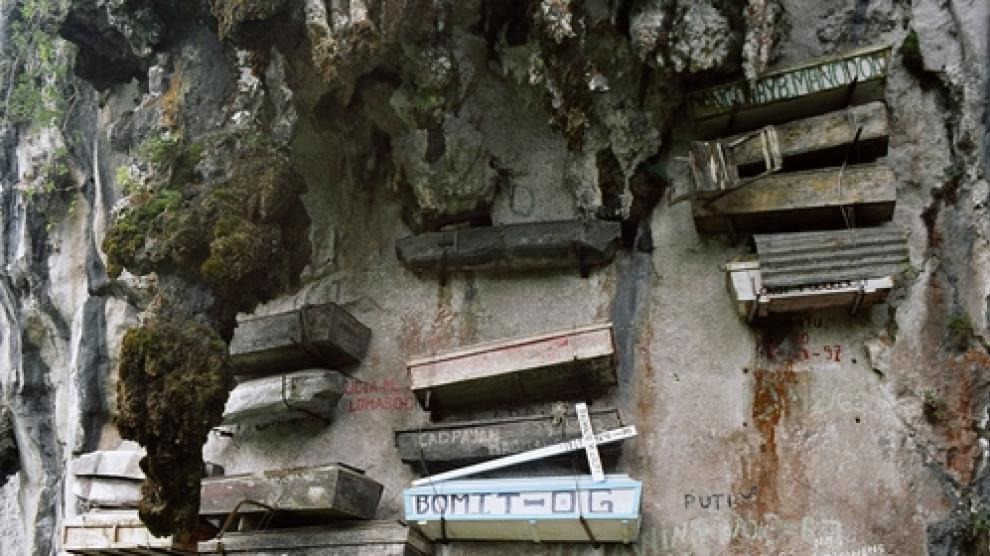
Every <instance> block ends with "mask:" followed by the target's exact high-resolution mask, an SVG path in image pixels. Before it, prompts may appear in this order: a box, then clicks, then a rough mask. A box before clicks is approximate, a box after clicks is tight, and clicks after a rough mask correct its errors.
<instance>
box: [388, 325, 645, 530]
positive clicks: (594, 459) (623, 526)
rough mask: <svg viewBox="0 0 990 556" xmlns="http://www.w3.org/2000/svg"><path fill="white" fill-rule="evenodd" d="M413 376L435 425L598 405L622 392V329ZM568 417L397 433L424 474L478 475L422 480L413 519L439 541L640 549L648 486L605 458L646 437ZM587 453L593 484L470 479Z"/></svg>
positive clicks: (491, 349) (591, 416) (452, 358)
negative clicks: (475, 414)
mask: <svg viewBox="0 0 990 556" xmlns="http://www.w3.org/2000/svg"><path fill="white" fill-rule="evenodd" d="M408 370H409V375H410V381H411V384H412V389H413V393H414V394H415V396H416V399H417V400H418V401H419V403H420V404H421V405H422V407H423V408H424V409H427V410H429V411H430V412H431V415H432V416H433V417H434V418H437V417H438V416H440V415H443V414H447V413H449V412H456V411H476V410H479V409H483V408H488V407H506V406H513V405H515V406H519V405H524V404H532V403H539V402H545V401H550V400H562V399H563V400H566V399H574V398H583V399H588V398H590V397H591V396H593V395H595V394H599V393H602V392H603V391H604V390H606V389H608V388H610V387H612V386H614V385H615V384H616V376H615V348H614V339H613V334H612V326H611V324H610V323H600V324H592V325H588V326H583V327H578V328H573V329H568V330H560V331H555V332H550V333H546V334H540V335H536V336H530V337H526V338H518V339H512V340H505V341H499V342H492V343H486V344H480V345H475V346H471V347H467V348H463V349H459V350H455V351H450V352H447V353H442V354H437V355H433V356H429V357H420V358H416V359H413V360H412V361H410V362H409V364H408ZM566 407H567V406H566V405H562V404H558V405H557V410H556V411H553V412H552V414H550V415H531V416H523V417H515V418H490V419H483V420H472V421H454V422H442V423H436V424H433V425H430V426H427V427H420V428H417V429H404V430H397V431H396V432H395V443H396V448H397V449H398V451H399V454H400V457H401V458H402V460H403V461H404V462H406V463H408V464H410V465H412V466H414V467H416V468H418V469H419V471H420V472H421V473H424V474H428V473H430V472H431V471H436V470H441V469H450V468H451V467H456V466H458V465H467V466H466V467H461V468H455V469H452V470H447V471H444V472H442V473H439V474H437V475H432V476H428V477H425V478H422V479H418V480H416V481H414V482H413V486H412V487H411V488H409V489H406V491H405V492H404V507H405V515H406V520H407V521H408V522H409V523H410V524H411V525H413V526H415V527H416V528H417V529H418V530H419V531H420V532H421V533H422V534H423V535H425V536H426V537H427V538H429V539H434V540H435V539H442V540H448V541H449V540H531V541H535V542H542V541H584V542H595V543H597V542H631V541H633V540H635V539H636V538H637V536H638V533H639V497H640V493H641V484H640V483H639V482H637V481H634V480H632V479H630V478H629V477H627V476H625V475H605V473H604V471H603V467H604V466H603V464H602V462H601V459H600V456H599V452H598V446H599V445H606V444H608V445H611V446H617V443H618V441H620V440H623V439H626V438H630V437H632V436H634V435H635V434H636V430H635V427H630V426H626V427H623V426H622V422H621V420H620V418H619V415H618V412H617V411H615V410H614V409H603V410H597V411H594V412H592V411H589V410H588V409H587V406H586V405H585V404H584V403H579V404H577V406H576V410H575V411H567V410H566ZM561 408H563V409H564V411H560V409H561ZM581 450H584V451H585V452H586V453H587V461H588V467H589V469H590V470H591V475H579V474H572V475H569V476H551V477H539V478H536V477H532V478H493V479H464V477H468V476H471V475H475V474H478V473H491V472H494V471H498V470H501V469H504V468H507V467H510V466H519V465H521V464H526V463H530V462H534V461H537V460H540V459H544V458H553V457H557V456H563V455H567V454H573V453H574V452H579V451H581ZM493 458H494V459H493ZM572 471H573V472H574V473H577V471H576V470H573V469H572Z"/></svg>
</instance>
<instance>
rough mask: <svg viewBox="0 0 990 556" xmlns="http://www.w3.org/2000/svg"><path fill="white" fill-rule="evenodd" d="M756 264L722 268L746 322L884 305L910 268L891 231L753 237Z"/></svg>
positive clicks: (898, 237)
mask: <svg viewBox="0 0 990 556" xmlns="http://www.w3.org/2000/svg"><path fill="white" fill-rule="evenodd" d="M754 240H755V242H756V248H757V256H758V260H756V261H739V262H732V263H729V264H727V265H726V270H727V272H728V280H729V290H730V292H731V293H732V295H733V297H734V298H735V300H736V304H737V308H738V311H739V314H740V315H741V316H744V317H746V318H748V319H752V318H754V317H757V316H767V315H769V314H771V313H783V312H791V311H806V310H813V309H822V308H827V307H848V308H849V309H850V311H851V312H855V311H857V310H858V309H860V308H863V307H868V306H870V305H873V304H876V303H882V302H883V301H884V300H885V299H886V297H887V294H888V293H889V291H890V289H891V288H892V287H893V286H894V276H896V275H898V274H900V273H901V272H902V271H903V270H904V268H905V267H906V266H907V264H908V252H907V244H906V242H905V239H904V236H903V234H902V233H901V232H900V231H899V230H897V229H896V228H895V227H894V226H892V225H888V226H882V227H877V228H857V229H853V230H836V231H824V232H805V233H794V234H767V235H756V236H754Z"/></svg>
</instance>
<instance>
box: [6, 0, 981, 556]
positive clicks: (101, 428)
mask: <svg viewBox="0 0 990 556" xmlns="http://www.w3.org/2000/svg"><path fill="white" fill-rule="evenodd" d="M39 5H40V6H44V8H42V7H39ZM26 30H27V31H30V33H28V32H27V31H26ZM35 31H37V34H36V33H35ZM45 37H49V38H45ZM55 37H61V39H56V38H55ZM988 40H990V7H988V5H987V4H986V2H981V1H976V0H972V1H970V0H949V1H946V2H935V1H929V0H914V1H913V2H906V1H887V2H867V1H862V0H835V1H828V2H818V1H810V0H749V1H748V2H747V1H743V0H730V1H722V2H715V1H709V0H699V1H692V2H676V1H673V0H633V1H622V2H618V1H607V0H585V1H577V0H504V1H503V0H466V1H457V2H451V1H441V0H388V1H384V0H348V1H337V0H334V1H330V0H299V1H284V0H283V1H271V0H211V1H210V2H208V3H207V2H202V3H200V2H185V1H183V0H159V1H152V0H100V1H93V0H67V1H65V2H50V3H45V2H40V4H39V2H37V1H31V0H21V1H19V2H11V3H6V4H3V5H0V47H2V48H3V56H0V85H2V87H0V92H2V93H4V95H5V96H4V97H0V101H2V102H3V104H2V105H0V110H2V118H3V119H2V120H0V217H2V227H0V230H2V232H0V233H2V241H0V258H2V267H0V307H2V311H0V385H2V398H0V481H2V482H3V485H2V487H0V554H8V553H9V554H12V555H13V554H31V555H36V554H37V555H47V554H55V553H57V552H58V550H59V541H58V538H59V534H58V532H59V527H60V525H61V523H62V522H63V520H64V519H65V518H66V516H71V515H75V514H77V513H79V512H81V511H83V510H84V508H82V507H80V505H79V504H78V502H77V500H76V499H75V498H74V497H73V495H72V494H71V481H72V477H71V476H70V475H69V474H68V472H67V466H68V462H69V461H70V460H71V458H72V457H73V456H74V455H77V454H80V453H83V452H87V451H92V450H94V449H111V448H114V447H116V446H117V445H118V444H119V443H120V441H121V437H120V434H119V433H118V429H117V427H115V426H114V424H113V422H114V418H115V417H116V418H118V419H119V418H120V414H119V413H120V411H121V410H122V408H121V407H120V406H119V405H118V398H117V391H118V384H119V382H120V376H119V375H118V370H117V369H118V365H119V363H120V354H121V345H122V342H123V339H124V336H125V332H126V331H127V330H128V329H130V328H133V327H137V326H139V325H142V324H145V325H147V324H148V323H149V322H152V321H155V320H156V319H158V320H162V319H164V320H167V321H169V322H194V323H196V326H203V327H206V328H208V329H210V330H214V331H215V332H216V334H217V335H218V337H221V338H224V339H229V337H230V333H231V331H232V330H233V327H234V324H235V315H236V314H237V313H238V312H245V311H255V313H256V314H261V313H267V312H274V311H279V310H283V309H287V308H291V307H294V306H299V305H302V304H304V303H319V302H326V301H334V302H337V303H340V304H341V305H343V306H345V307H346V308H347V309H348V310H349V311H350V312H352V313H353V314H354V315H355V316H357V317H358V318H359V319H360V320H361V321H362V322H364V323H365V324H367V325H368V326H369V327H370V328H371V329H372V330H373V335H372V340H371V346H370V348H369V356H368V357H367V359H366V360H365V361H364V363H363V364H362V365H361V366H360V368H358V369H356V370H355V371H353V372H352V373H351V378H352V379H353V380H355V381H360V382H366V383H370V384H383V383H384V381H386V380H388V381H391V382H389V384H397V385H398V388H396V389H389V391H388V392H377V393H376V392H369V391H368V390H369V389H368V388H355V389H353V392H354V393H349V394H347V395H345V397H344V399H343V400H341V403H340V404H339V405H338V407H337V414H336V415H335V416H334V419H333V422H332V424H331V425H329V426H327V425H325V424H324V423H321V422H318V421H312V422H309V421H307V422H305V423H303V424H302V425H299V424H293V425H284V424H275V425H272V426H270V427H268V428H265V429H262V430H254V429H251V430H242V431H238V432H237V433H236V434H235V435H234V436H233V437H227V436H220V435H215V434H209V435H208V436H207V437H206V438H207V441H206V444H205V447H204V455H205V456H206V457H208V458H209V459H210V460H211V461H215V462H217V463H220V464H222V465H224V466H225V467H226V468H227V470H228V472H238V471H252V470H257V469H270V468H284V467H295V466H302V465H316V464H323V463H327V462H333V461H342V462H344V463H347V464H349V465H353V466H356V467H360V468H363V469H366V471H367V473H368V475H369V476H371V477H373V478H375V479H377V480H379V481H381V482H382V483H383V484H384V485H385V494H384V495H383V498H382V503H381V505H380V507H379V510H378V516H377V517H380V518H383V519H394V518H397V517H399V515H400V513H401V499H400V493H401V489H402V488H403V487H404V486H405V485H406V484H408V482H409V480H411V479H412V478H413V476H414V475H413V472H412V470H411V469H409V468H408V467H406V466H404V465H403V464H402V463H401V462H400V461H399V459H398V455H397V454H396V453H395V450H394V448H393V446H392V439H391V430H392V429H393V428H408V427H414V426H417V425H419V424H425V423H427V422H428V416H427V415H426V414H425V413H422V412H420V411H418V410H415V409H411V408H412V407H414V404H412V403H409V404H406V403H374V402H375V400H372V399H371V398H381V397H397V398H406V397H408V395H407V394H406V393H404V388H405V386H406V385H407V384H408V378H407V377H406V374H405V369H404V361H405V360H407V359H408V358H410V357H412V356H415V355H421V354H426V353H432V352H436V351H441V350H444V349H448V348H453V347H457V346H461V345H466V344H470V343H472V342H476V341H483V340H491V339H498V338H503V337H509V336H518V335H520V334H526V333H538V332H541V331H545V330H550V329H554V328H561V327H569V326H573V325H578V324H584V323H587V322H591V321H594V320H597V319H610V320H612V321H613V322H614V323H615V329H616V334H617V344H618V345H617V347H618V350H619V364H620V368H619V379H620V385H619V387H618V388H617V389H616V391H615V392H614V393H613V394H612V395H610V396H609V397H608V398H606V399H604V400H602V401H603V403H604V404H614V405H615V406H617V407H619V408H620V410H621V411H622V413H623V415H624V418H625V419H626V420H627V421H629V422H632V423H635V424H636V425H638V427H639V429H640V431H641V434H640V437H639V438H637V439H636V440H635V441H633V442H629V443H627V444H626V447H625V449H624V451H623V456H622V459H621V461H620V462H619V465H620V467H621V468H622V469H623V470H624V471H628V472H629V474H630V475H632V476H634V477H635V478H638V479H640V480H642V481H643V482H644V485H645V493H646V494H645V497H644V501H643V515H644V524H643V532H642V536H641V539H640V545H639V547H638V550H640V552H641V553H647V554H649V553H657V554H660V553H665V552H666V551H674V552H676V553H698V554H726V553H739V554H744V553H745V554H750V553H751V554H776V553H795V554H819V553H826V552H835V553H839V552H842V551H853V550H858V549H863V548H867V547H875V546H878V545H882V546H883V547H884V550H885V551H886V552H888V553H894V552H896V553H902V554H916V553H923V552H925V551H926V550H927V551H928V552H929V553H931V554H945V555H949V554H970V553H977V551H978V550H984V551H986V550H987V548H986V547H987V534H988V525H987V524H988V523H990V517H988V516H990V479H988V477H990V474H988V472H987V465H986V464H987V448H986V446H987V442H988V440H987V426H988V425H987V423H988V420H990V414H988V407H990V397H988V384H990V354H988V346H990V344H988V341H990V336H988V325H990V245H988V239H990V218H988V217H990V214H988V207H987V203H988V201H990V199H988V196H990V188H988V184H987V181H986V170H987V160H988V156H990V137H988V134H987V127H986V124H987V122H986V118H987V104H988V98H990V85H988V79H987V77H988V70H990V55H988V50H987V48H988ZM882 43H890V44H893V45H894V46H895V48H894V55H893V58H892V60H893V63H892V64H891V70H890V77H889V80H888V86H887V93H886V103H887V106H888V110H889V114H890V118H891V134H890V148H889V153H888V156H887V162H888V164H889V165H890V166H891V167H892V168H893V169H894V171H895V173H896V176H897V181H898V186H897V188H898V192H897V197H898V198H897V208H896V212H895V216H894V220H895V222H896V223H897V224H898V225H899V226H900V227H901V228H902V229H904V230H905V231H906V232H908V234H909V246H910V257H911V270H910V271H909V272H908V273H907V274H906V275H905V277H904V279H903V280H902V281H901V283H899V284H898V286H897V288H896V290H895V292H894V294H893V295H892V296H891V299H890V300H889V301H888V303H886V304H883V305H880V306H877V307H874V308H872V309H871V310H870V311H868V312H866V313H865V314H858V315H856V316H849V315H847V314H846V313H845V312H843V311H825V312H821V313H812V314H809V315H805V317H806V318H795V319H787V320H784V321H779V322H773V323H771V324H756V325H752V326H751V325H749V324H747V323H745V322H744V321H741V320H740V319H739V318H738V317H737V316H736V313H735V310H734V307H733V306H732V303H731V301H730V299H729V296H728V294H727V293H726V291H725V286H724V273H723V271H722V269H721V268H720V265H721V264H723V263H724V262H725V261H727V260H729V259H730V258H731V257H733V256H735V255H738V254H741V253H743V252H745V251H746V249H747V248H746V246H745V245H736V244H733V243H732V242H731V241H730V240H729V239H728V238H722V237H708V236H699V235H698V234H697V232H696V231H695V228H694V225H693V221H692V217H691V212H690V208H689V207H688V206H687V204H686V203H681V204H673V205H671V204H669V203H668V201H667V198H666V196H665V192H666V189H667V182H666V180H667V179H668V178H667V171H666V169H667V168H670V167H671V166H672V165H673V164H674V158H675V157H677V156H682V155H683V154H684V152H685V147H686V142H687V141H690V140H691V139H693V135H692V133H693V132H692V122H691V121H690V117H689V114H688V113H687V110H686V108H685V106H686V105H685V104H684V95H685V93H686V92H687V91H689V90H692V89H695V88H699V87H702V86H705V85H708V84H714V83H718V82H721V81H726V80H729V79H736V78H739V77H742V76H747V77H754V76H757V75H759V74H760V73H761V72H764V71H766V70H767V69H768V68H772V67H775V66H779V65H785V64H797V63H801V62H803V61H804V60H806V59H808V58H813V57H817V56H822V55H828V54H833V53H838V52H842V51H844V50H848V49H851V48H854V47H857V46H864V45H872V44H882ZM479 211H480V212H484V213H488V214H490V215H491V219H492V220H493V221H494V222H495V223H496V224H498V223H502V224H505V223H513V222H527V221H542V220H553V219H562V218H575V217H579V216H587V217H597V218H605V219H616V220H622V221H623V223H624V226H623V227H624V231H625V235H626V238H625V240H626V241H625V244H626V245H625V249H624V250H623V251H622V252H621V253H620V255H619V257H618V259H617V260H616V262H615V263H613V264H612V265H611V266H608V267H605V268H603V269H600V270H596V271H594V272H592V273H591V275H590V276H589V277H588V278H581V277H580V276H579V274H578V272H577V270H576V269H575V271H574V272H567V271H565V272H553V273H538V274H530V275H510V276H492V275H487V274H483V273H461V274H453V275H452V276H451V277H450V279H449V281H448V283H447V284H446V285H445V286H441V285H440V284H439V283H438V281H437V280H436V279H435V278H434V277H430V276H418V275H415V274H413V273H412V272H410V271H408V270H407V269H406V268H404V267H403V266H402V265H401V264H400V263H399V261H398V260H397V259H396V257H395V255H394V244H395V240H396V239H398V238H401V237H403V236H406V235H408V234H410V233H411V232H421V231H424V230H429V229H435V228H436V227H437V226H439V225H440V224H442V223H443V222H445V221H448V220H451V219H458V218H464V217H467V216H470V215H471V214H474V213H477V212H479ZM826 348H827V349H826ZM801 350H810V351H817V352H819V353H821V354H823V357H824V354H826V353H828V354H829V356H828V360H827V361H825V360H824V359H823V360H822V362H820V363H819V362H810V363H809V362H802V361H801V358H800V357H798V356H797V355H796V354H799V353H801V352H802V351H801ZM125 367H126V366H125ZM371 390H373V389H371ZM207 401H209V400H207ZM386 401H388V400H386ZM403 401H406V400H405V399H403ZM214 402H215V400H214ZM214 402H210V403H214ZM204 403H205V402H204ZM214 405H215V403H214ZM204 407H207V408H209V407H210V404H209V403H205V405H204ZM197 449H198V448H197ZM186 455H189V457H194V456H198V455H199V454H196V453H193V454H191V455H190V454H186ZM518 472H519V473H525V472H526V471H525V470H520V471H518ZM754 492H755V496H747V497H745V498H742V497H739V496H736V495H737V494H739V493H742V494H750V493H754ZM727 494H732V495H733V497H734V499H735V500H736V502H737V503H736V504H734V505H733V507H731V508H729V507H726V506H725V505H719V504H717V503H712V500H716V501H717V500H726V498H725V496H724V495H727ZM741 499H745V500H746V502H739V501H740V500H741ZM702 501H705V504H704V505H703V504H701V502H702ZM837 530H838V531H839V532H838V533H837V534H836V531H837ZM836 539H837V540H836ZM585 552H588V553H591V548H590V546H589V547H587V548H585V547H582V546H553V545H532V544H508V545H506V544H477V545H471V546H470V547H465V546H463V545H458V544H457V543H454V544H451V545H449V546H446V547H444V548H443V549H442V553H444V554H508V553H520V554H524V553H525V554H565V553H566V554H571V553H574V554H583V553H585ZM628 552H632V549H631V548H622V547H611V548H607V549H605V553H608V554H624V553H628Z"/></svg>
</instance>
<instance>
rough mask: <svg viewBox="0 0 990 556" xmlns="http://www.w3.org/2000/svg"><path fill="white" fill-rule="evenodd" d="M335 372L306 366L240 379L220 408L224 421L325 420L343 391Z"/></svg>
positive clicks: (340, 381) (257, 423)
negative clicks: (222, 407)
mask: <svg viewBox="0 0 990 556" xmlns="http://www.w3.org/2000/svg"><path fill="white" fill-rule="evenodd" d="M344 386H345V378H344V375H342V374H340V373H339V372H337V371H329V370H322V369H309V370H305V371H297V372H294V373H287V374H283V375H276V376H269V377H265V378H257V379H253V380H247V381H244V382H241V383H239V384H238V385H237V387H235V388H234V390H233V391H231V393H230V398H229V399H228V400H227V406H226V407H225V408H224V413H223V420H224V423H225V424H239V425H264V424H268V423H273V422H278V421H291V420H297V419H301V418H305V417H307V416H311V417H314V416H315V417H319V418H323V419H327V420H329V419H330V418H331V417H332V416H333V414H334V407H335V406H336V405H337V401H338V400H339V399H340V397H341V396H342V395H343V394H344Z"/></svg>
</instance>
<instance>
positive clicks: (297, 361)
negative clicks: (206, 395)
mask: <svg viewBox="0 0 990 556" xmlns="http://www.w3.org/2000/svg"><path fill="white" fill-rule="evenodd" d="M370 338H371V330H370V329H369V328H368V327H367V326H365V325H363V324H361V322H360V321H358V320H357V319H356V318H354V316H353V315H351V314H350V313H348V312H347V311H345V310H344V309H343V308H342V307H341V306H340V305H337V304H336V303H326V304H323V305H313V306H306V307H301V308H299V309H295V310H292V311H288V312H285V313H278V314H274V315H267V316H260V317H251V318H247V319H245V320H242V321H241V322H240V323H238V325H237V328H236V329H235V330H234V338H233V340H231V342H230V359H231V363H232V364H233V366H234V372H236V373H238V374H276V373H285V372H290V371H297V370H301V369H307V368H314V367H317V368H331V369H336V368H339V367H343V366H347V365H352V364H355V363H359V362H360V361H361V360H362V359H363V358H364V355H365V353H366V352H367V350H368V341H369V340H370Z"/></svg>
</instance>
